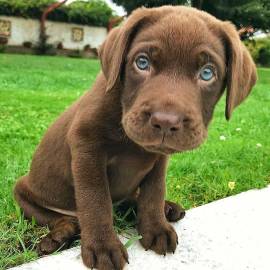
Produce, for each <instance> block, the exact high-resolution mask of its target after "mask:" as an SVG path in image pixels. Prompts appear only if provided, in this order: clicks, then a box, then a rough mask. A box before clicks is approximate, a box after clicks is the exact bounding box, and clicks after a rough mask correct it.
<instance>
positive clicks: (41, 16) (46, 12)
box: [0, 0, 270, 66]
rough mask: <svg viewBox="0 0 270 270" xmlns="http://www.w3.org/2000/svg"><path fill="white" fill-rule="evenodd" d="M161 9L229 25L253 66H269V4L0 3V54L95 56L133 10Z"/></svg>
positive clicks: (202, 0)
mask: <svg viewBox="0 0 270 270" xmlns="http://www.w3.org/2000/svg"><path fill="white" fill-rule="evenodd" d="M162 5H187V6H192V7H195V8H197V9H200V10H204V11H206V12H209V13H210V14H212V15H214V16H216V17H217V18H219V19H221V20H229V21H232V22H233V23H234V24H235V25H236V27H237V28H238V29H239V33H240V36H241V39H242V40H243V41H245V44H246V45H247V47H248V48H249V50H250V52H251V54H252V56H253V58H254V60H255V61H256V63H258V64H260V65H263V66H267V65H270V41H269V31H270V1H269V0H246V1H244V0H148V1H147V0H133V1H129V0H85V1H83V0H61V1H57V0H0V52H4V51H5V52H7V53H37V54H49V55H67V56H74V57H76V56H79V57H90V58H91V57H96V56H97V48H98V47H99V46H100V44H101V43H102V42H103V40H104V39H105V38H106V35H107V32H108V31H110V29H111V28H112V27H114V26H116V25H118V24H119V23H121V21H122V20H124V19H125V17H126V16H127V15H128V14H130V13H131V12H132V11H133V10H134V9H136V8H138V7H141V6H145V7H157V6H162ZM46 21H47V24H46ZM45 25H46V27H45Z"/></svg>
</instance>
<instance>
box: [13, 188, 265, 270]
mask: <svg viewBox="0 0 270 270" xmlns="http://www.w3.org/2000/svg"><path fill="white" fill-rule="evenodd" d="M269 205H270V187H268V188H265V189H262V190H252V191H248V192H245V193H242V194H240V195H237V196H232V197H229V198H226V199H222V200H219V201H216V202H213V203H210V204H207V205H204V206H201V207H198V208H195V209H192V210H190V211H188V212H187V215H186V217H185V218H184V220H182V221H180V222H178V223H176V224H175V228H176V230H177V232H178V234H179V236H180V243H179V246H178V248H177V250H176V252H175V254H174V255H167V256H166V257H163V256H158V255H156V254H154V253H153V252H152V251H147V252H146V251H144V250H143V248H142V247H141V246H140V244H139V243H136V244H135V245H133V246H131V247H130V248H129V249H128V252H129V257H130V260H129V261H130V264H129V265H127V267H126V268H125V269H127V270H135V269H136V270H138V269H139V270H149V269H155V270H165V269H166V270H167V269H171V270H178V269H181V270H211V269H217V270H246V269H247V270H269V269H270V255H269V250H270V249H269V245H270V213H269ZM123 241H124V242H126V241H127V240H126V239H123ZM14 269H17V270H47V269H50V270H63V269H65V270H69V269H70V270H71V269H72V270H74V269H76V270H85V269H86V268H85V267H84V266H83V264H82V261H81V258H80V248H73V249H71V250H68V251H65V252H62V253H61V254H59V255H54V256H48V257H46V258H42V259H40V260H37V261H36V262H33V263H30V264H26V265H23V266H21V267H16V268H14Z"/></svg>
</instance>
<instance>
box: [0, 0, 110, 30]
mask: <svg viewBox="0 0 270 270" xmlns="http://www.w3.org/2000/svg"><path fill="white" fill-rule="evenodd" d="M55 2H57V1H56V0H0V15H6V16H17V17H24V18H32V19H40V18H41V15H42V12H43V11H44V9H45V8H46V7H48V6H49V5H51V4H53V3H55ZM112 16H113V12H112V9H111V8H110V7H109V6H108V5H107V4H106V3H105V2H104V1H103V0H88V1H75V2H72V3H71V4H69V5H63V6H61V7H60V8H58V9H56V10H54V11H53V12H51V13H50V14H49V16H48V19H49V20H52V21H60V22H72V23H78V24H86V25H92V26H105V27H106V26H107V25H108V22H109V20H110V18H111V17H112Z"/></svg>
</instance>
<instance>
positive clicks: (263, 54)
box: [245, 38, 270, 66]
mask: <svg viewBox="0 0 270 270" xmlns="http://www.w3.org/2000/svg"><path fill="white" fill-rule="evenodd" d="M245 45H246V46H247V48H248V50H249V51H250V53H251V56H252V57H253V59H254V61H255V63H256V64H258V65H261V66H270V38H262V39H256V40H255V39H252V40H248V41H245Z"/></svg>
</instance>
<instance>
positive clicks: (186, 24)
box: [122, 15, 225, 153]
mask: <svg viewBox="0 0 270 270" xmlns="http://www.w3.org/2000/svg"><path fill="white" fill-rule="evenodd" d="M190 25H193V27H190ZM124 74H125V78H124V88H123V93H122V106H123V119H122V123H123V127H124V129H125V131H126V134H127V135H128V136H129V138H130V139H132V140H133V141H135V142H136V143H138V144H140V145H141V146H143V147H144V148H145V149H147V150H150V151H157V152H162V153H172V152H179V151H184V150H190V149H193V148H196V147H197V146H199V145H200V144H201V143H202V142H203V141H204V139H205V138H206V136H207V125H208V123H209V121H210V119H211V116H212V113H213V109H214V106H215V104H216V102H217V101H218V99H219V97H220V96H221V94H222V92H223V89H224V87H223V85H224V78H225V52H224V47H223V46H222V44H221V41H220V39H219V38H218V37H216V36H214V35H213V34H212V33H211V32H210V31H209V30H208V28H207V26H206V25H205V24H201V23H200V20H198V19H196V18H195V17H192V16H187V17H186V18H185V17H184V18H183V17H179V16H177V15H174V16H168V17H165V18H163V19H161V20H160V21H159V22H158V23H156V24H155V25H152V26H151V27H146V29H142V30H141V31H140V32H139V33H138V34H137V36H136V38H135V39H134V40H133V42H132V44H131V47H130V49H129V52H128V54H127V57H126V65H125V72H124Z"/></svg>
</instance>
